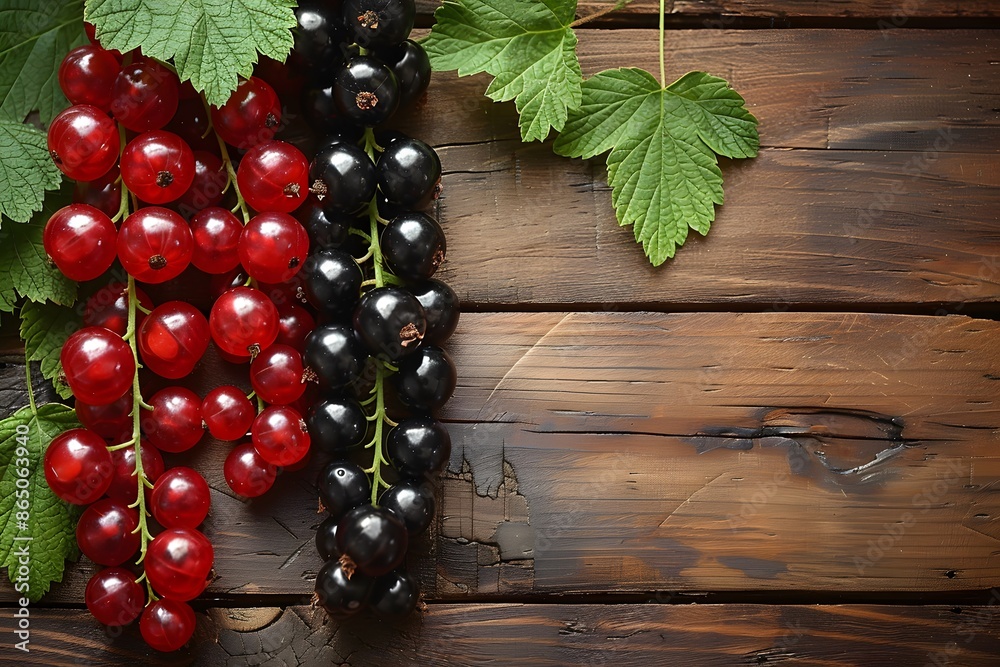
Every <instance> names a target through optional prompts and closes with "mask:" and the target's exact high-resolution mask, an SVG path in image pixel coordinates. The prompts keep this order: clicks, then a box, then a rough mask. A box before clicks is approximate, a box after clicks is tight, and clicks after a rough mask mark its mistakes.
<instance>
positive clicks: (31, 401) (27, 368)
mask: <svg viewBox="0 0 1000 667" xmlns="http://www.w3.org/2000/svg"><path fill="white" fill-rule="evenodd" d="M24 374H25V376H27V379H28V406H29V407H30V408H31V414H33V415H34V416H36V417H37V416H38V408H37V407H35V390H34V389H33V388H32V386H31V361H30V360H29V359H28V353H27V351H25V353H24Z"/></svg>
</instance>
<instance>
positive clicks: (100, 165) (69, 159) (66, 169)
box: [48, 104, 119, 181]
mask: <svg viewBox="0 0 1000 667" xmlns="http://www.w3.org/2000/svg"><path fill="white" fill-rule="evenodd" d="M118 143H119V139H118V126H117V125H116V124H115V121H113V120H111V118H110V117H109V116H108V114H106V113H104V112H103V111H101V110H100V109H98V108H97V107H95V106H93V105H90V104H77V105H75V106H71V107H70V108H68V109H66V110H65V111H63V112H62V113H60V114H59V115H58V116H56V117H55V119H54V120H53V121H52V124H50V125H49V133H48V145H49V155H51V156H52V160H53V161H54V162H55V163H56V166H57V167H59V170H60V171H62V173H64V174H66V175H67V176H69V177H70V178H72V179H73V180H74V181H93V180H94V179H97V178H100V177H101V176H103V175H104V174H106V173H108V170H109V169H111V167H113V166H115V162H117V161H118Z"/></svg>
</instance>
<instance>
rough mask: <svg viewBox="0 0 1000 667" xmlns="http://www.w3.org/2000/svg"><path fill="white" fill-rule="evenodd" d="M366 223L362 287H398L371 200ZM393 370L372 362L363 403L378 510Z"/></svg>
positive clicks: (368, 146)
mask: <svg viewBox="0 0 1000 667" xmlns="http://www.w3.org/2000/svg"><path fill="white" fill-rule="evenodd" d="M381 150H382V149H381V148H380V147H379V145H378V142H376V140H375V133H374V132H373V131H372V129H371V128H370V127H369V128H366V129H365V153H367V154H368V157H369V158H371V161H372V162H373V163H374V162H377V159H376V155H375V153H376V152H377V151H381ZM368 220H369V223H370V225H371V229H370V235H369V237H368V253H367V254H366V255H365V257H364V258H363V260H362V261H367V260H368V259H371V260H372V267H373V271H374V274H375V276H374V278H372V279H371V280H366V281H365V282H364V283H362V286H363V287H374V288H379V287H384V286H385V285H386V283H391V284H397V283H398V282H399V281H398V279H397V278H396V276H394V275H392V273H390V272H388V271H386V270H385V267H384V266H383V259H382V248H381V247H380V246H379V223H380V222H385V221H384V220H383V219H382V217H381V216H379V214H378V200H377V199H376V198H372V200H371V202H369V204H368ZM395 370H396V369H395V368H394V367H392V366H390V365H389V364H388V363H386V362H384V361H382V360H381V359H375V386H373V387H372V390H371V394H372V395H371V397H370V398H369V399H368V400H366V401H365V403H364V405H366V406H367V405H370V404H371V403H372V401H373V400H374V403H375V411H374V412H373V413H372V414H371V415H368V416H367V419H368V421H373V422H375V434H374V436H373V437H372V439H371V442H369V443H368V444H367V445H365V448H366V449H368V448H370V449H371V450H372V465H371V467H370V468H366V469H365V472H366V473H368V474H369V475H371V476H372V505H375V506H376V507H377V506H378V496H379V493H380V492H381V491H382V489H384V488H388V487H389V483H388V482H386V481H385V480H384V479H382V466H383V465H389V461H388V459H386V456H385V451H384V446H383V442H382V436H383V429H384V428H385V426H395V425H396V423H395V422H393V421H392V420H391V419H389V417H388V415H386V412H385V379H386V377H388V375H389V374H390V373H392V372H394V371H395Z"/></svg>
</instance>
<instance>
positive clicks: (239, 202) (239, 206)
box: [201, 95, 250, 225]
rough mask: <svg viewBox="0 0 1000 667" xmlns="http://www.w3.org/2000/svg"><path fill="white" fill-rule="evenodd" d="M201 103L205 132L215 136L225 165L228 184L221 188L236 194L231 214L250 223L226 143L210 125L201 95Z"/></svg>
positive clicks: (209, 117) (208, 110)
mask: <svg viewBox="0 0 1000 667" xmlns="http://www.w3.org/2000/svg"><path fill="white" fill-rule="evenodd" d="M201 101H202V103H203V104H204V105H205V113H206V114H208V130H206V133H207V132H212V133H213V134H215V140H216V141H218V142H219V154H220V155H221V156H222V163H223V164H224V165H226V177H227V178H228V181H229V182H228V183H226V187H225V188H223V190H222V191H223V192H225V191H226V190H227V189H229V187H230V186H232V188H233V192H235V193H236V206H234V207H233V209H232V210H233V213H236V211H239V212H240V214H241V215H242V216H243V224H244V225H245V224H247V223H248V222H250V210H249V209H248V208H247V202H246V200H245V199H243V193H242V192H240V186H239V184H238V183H237V181H236V170H235V169H233V161H232V160H231V159H230V157H229V147H228V146H226V142H225V141H223V140H222V137H220V136H219V133H218V132H216V131H215V126H214V125H213V124H212V109H211V108H210V107H209V106H208V101H207V100H205V96H204V95H203V96H202V98H201Z"/></svg>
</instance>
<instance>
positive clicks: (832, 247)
mask: <svg viewBox="0 0 1000 667" xmlns="http://www.w3.org/2000/svg"><path fill="white" fill-rule="evenodd" d="M441 154H442V159H443V161H444V164H445V165H446V169H447V170H448V173H447V175H446V176H445V178H444V183H445V195H444V197H443V198H442V199H441V204H440V206H441V209H440V212H439V217H440V219H441V220H442V224H443V225H444V226H445V229H446V232H447V233H448V259H447V261H446V262H445V264H444V266H443V267H442V270H441V278H442V279H443V280H445V281H446V282H448V283H449V284H451V285H453V286H454V287H455V289H456V290H457V291H458V293H459V295H460V296H461V298H462V299H463V301H465V302H467V303H474V304H479V305H481V306H482V307H486V308H490V307H496V306H505V307H506V306H507V305H510V306H516V305H522V306H523V305H525V304H558V305H559V306H561V307H568V308H580V307H584V308H586V307H588V304H589V305H590V306H591V307H592V306H593V304H608V305H607V306H606V307H609V308H614V307H615V306H614V305H613V304H622V305H624V306H625V307H628V308H635V307H637V306H641V307H645V308H650V309H654V310H659V309H694V308H697V307H711V308H719V307H720V306H721V305H736V304H751V305H752V306H753V307H756V308H760V309H772V310H779V311H780V310H787V309H790V308H791V309H795V308H796V307H801V306H802V304H807V305H808V306H809V307H810V308H815V307H817V305H819V306H824V305H825V306H829V305H834V307H835V308H837V309H844V308H845V307H846V308H857V307H858V306H857V305H856V304H865V306H862V308H866V307H876V308H878V307H898V304H903V303H916V304H931V305H928V306H924V307H925V308H926V309H927V310H928V311H931V312H933V311H934V310H935V309H937V308H943V309H945V310H946V311H950V312H963V309H966V308H969V307H970V306H969V304H970V303H982V302H995V301H996V300H997V298H998V297H1000V259H998V258H1000V214H998V211H1000V187H998V186H1000V168H998V166H997V160H996V159H995V158H993V157H990V156H987V155H967V154H965V155H962V154H952V153H948V154H946V153H941V154H938V155H935V156H934V157H933V161H932V162H928V163H927V166H926V168H924V169H923V170H922V171H914V170H915V169H916V166H915V165H916V162H915V161H916V160H919V159H920V158H919V157H917V156H919V155H920V154H909V153H903V152H894V153H872V152H861V151H832V150H831V151H783V150H769V151H764V152H762V153H761V154H760V156H758V157H757V159H755V160H753V161H752V162H743V163H737V164H730V165H727V166H726V167H725V170H724V173H725V176H726V179H727V181H726V201H727V204H726V205H725V206H723V207H722V208H720V209H719V212H718V217H717V219H716V221H715V223H714V224H713V227H712V232H711V235H710V236H709V237H708V238H703V237H701V236H699V235H698V234H696V233H694V232H692V233H691V236H690V238H689V239H688V242H687V244H686V245H685V247H684V248H682V249H681V250H680V251H679V252H678V254H677V257H675V258H674V259H673V260H670V261H669V262H668V264H666V265H664V266H662V267H659V268H655V267H652V266H650V264H649V262H648V260H647V259H646V258H645V256H644V255H643V253H642V250H641V248H639V247H637V246H636V243H635V240H634V237H633V233H632V230H631V229H623V228H620V227H619V226H618V224H617V221H616V220H615V215H614V211H613V210H612V208H611V204H610V193H609V190H608V188H607V186H606V185H605V181H604V178H605V177H604V173H603V165H599V164H595V163H584V162H580V161H566V160H562V159H559V158H557V157H554V156H552V155H551V154H550V152H549V151H548V149H547V148H546V147H545V146H541V145H532V146H522V145H519V144H515V143H512V142H508V143H499V144H486V145H480V144H477V145H467V146H454V147H448V148H444V149H443V150H441ZM847 304H851V305H847ZM744 307H745V306H744ZM916 307H918V308H919V307H920V306H916Z"/></svg>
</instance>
